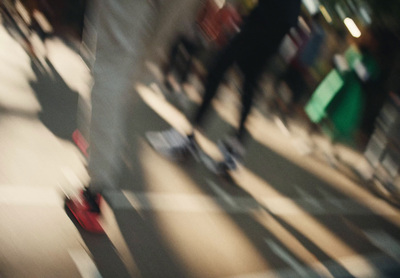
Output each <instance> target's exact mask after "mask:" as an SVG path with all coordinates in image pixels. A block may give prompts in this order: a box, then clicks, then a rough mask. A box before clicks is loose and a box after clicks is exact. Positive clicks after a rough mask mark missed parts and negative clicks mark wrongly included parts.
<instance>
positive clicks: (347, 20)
mask: <svg viewBox="0 0 400 278" xmlns="http://www.w3.org/2000/svg"><path fill="white" fill-rule="evenodd" d="M344 24H345V25H346V27H347V29H348V30H349V32H350V34H351V35H352V36H353V37H355V38H359V37H360V36H361V31H360V29H358V27H357V25H356V24H355V23H354V21H353V20H352V19H351V18H349V17H346V18H345V19H344Z"/></svg>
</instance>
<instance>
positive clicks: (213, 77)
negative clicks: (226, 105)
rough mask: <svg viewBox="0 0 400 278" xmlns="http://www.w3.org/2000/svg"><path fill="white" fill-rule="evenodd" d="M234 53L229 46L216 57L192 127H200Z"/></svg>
mask: <svg viewBox="0 0 400 278" xmlns="http://www.w3.org/2000/svg"><path fill="white" fill-rule="evenodd" d="M236 52H237V47H236V45H234V44H231V45H229V46H228V48H226V49H225V50H224V51H223V52H221V53H220V54H219V55H218V57H217V58H216V60H215V62H214V64H213V66H212V67H211V69H210V70H209V73H208V77H207V80H206V82H205V83H206V87H205V90H204V96H203V101H202V103H201V105H200V107H199V109H198V110H197V112H196V114H195V116H194V118H193V121H192V124H193V125H194V126H200V125H201V124H202V121H203V118H204V115H205V113H206V111H207V110H208V108H209V106H210V103H211V100H212V99H213V98H214V96H215V94H216V93H217V90H218V87H219V85H220V83H221V81H222V79H223V78H224V76H225V72H226V71H227V69H228V68H229V67H230V66H231V65H232V64H233V63H234V62H235V59H236Z"/></svg>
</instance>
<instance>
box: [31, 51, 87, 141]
mask: <svg viewBox="0 0 400 278" xmlns="http://www.w3.org/2000/svg"><path fill="white" fill-rule="evenodd" d="M46 63H47V66H48V68H49V69H50V71H49V72H48V71H44V70H43V68H39V67H38V64H37V63H34V62H32V63H31V64H32V69H33V72H34V73H35V75H36V80H34V81H31V82H30V85H31V87H32V89H33V91H34V92H35V94H36V97H37V99H38V101H39V103H40V105H41V108H42V109H41V111H40V113H39V119H40V120H41V121H42V123H43V124H44V125H45V126H46V127H47V128H48V129H49V130H50V131H51V132H52V133H53V134H54V135H56V136H57V137H59V138H62V139H66V140H71V136H72V133H73V131H74V130H75V129H76V128H77V112H78V98H79V94H78V92H76V91H74V90H72V89H71V88H70V87H69V86H68V85H67V84H66V83H65V81H64V80H63V78H62V77H61V76H60V74H59V73H58V72H57V70H56V69H55V68H54V66H53V65H52V63H51V62H50V61H49V60H48V59H46Z"/></svg>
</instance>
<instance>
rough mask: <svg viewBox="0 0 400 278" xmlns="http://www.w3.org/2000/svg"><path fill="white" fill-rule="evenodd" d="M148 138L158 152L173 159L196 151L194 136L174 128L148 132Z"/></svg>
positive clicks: (178, 158)
mask: <svg viewBox="0 0 400 278" xmlns="http://www.w3.org/2000/svg"><path fill="white" fill-rule="evenodd" d="M146 138H147V141H148V142H149V143H150V145H151V146H152V147H153V148H154V149H155V150H156V151H157V152H159V153H160V154H162V155H164V156H166V157H168V158H170V159H173V160H181V159H183V158H185V157H186V156H187V155H188V154H193V155H194V153H195V144H194V137H193V136H192V135H189V136H185V135H182V134H181V133H179V132H178V131H177V130H176V129H174V128H170V129H168V130H165V131H160V132H147V133H146Z"/></svg>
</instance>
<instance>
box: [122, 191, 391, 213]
mask: <svg viewBox="0 0 400 278" xmlns="http://www.w3.org/2000/svg"><path fill="white" fill-rule="evenodd" d="M214 189H215V188H214ZM124 193H125V195H126V196H127V198H128V200H129V201H130V203H131V204H132V205H133V206H134V207H135V208H136V209H138V210H160V211H163V210H164V211H183V212H185V211H186V212H220V211H226V212H229V213H247V212H252V211H254V210H256V209H261V208H263V207H264V208H266V209H268V210H269V211H270V212H271V213H274V214H277V215H297V214H304V213H305V212H306V213H310V214H314V215H335V214H341V215H342V214H346V215H374V214H376V215H381V212H379V211H378V212H372V211H369V210H368V208H364V207H363V206H362V205H358V203H356V202H354V201H352V200H345V199H337V198H335V199H334V200H325V199H323V200H317V199H316V201H318V204H319V206H320V207H322V208H324V207H327V208H329V210H322V211H321V210H316V209H315V204H310V201H309V198H306V199H303V198H298V199H291V198H286V197H264V198H262V197H260V198H259V200H258V201H256V200H255V199H252V198H248V197H234V196H230V195H229V196H228V195H226V196H225V197H224V198H229V201H227V202H226V205H224V203H221V202H218V199H221V196H220V195H219V196H218V197H210V196H207V195H200V194H197V195H196V194H184V193H134V192H131V191H124ZM227 196H228V197H227ZM332 202H335V203H337V204H339V205H340V206H339V207H338V208H337V209H335V208H332ZM230 203H232V204H233V203H234V204H235V206H232V205H231V204H230ZM390 214H391V215H392V214H393V215H396V214H395V213H394V212H393V213H390Z"/></svg>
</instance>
